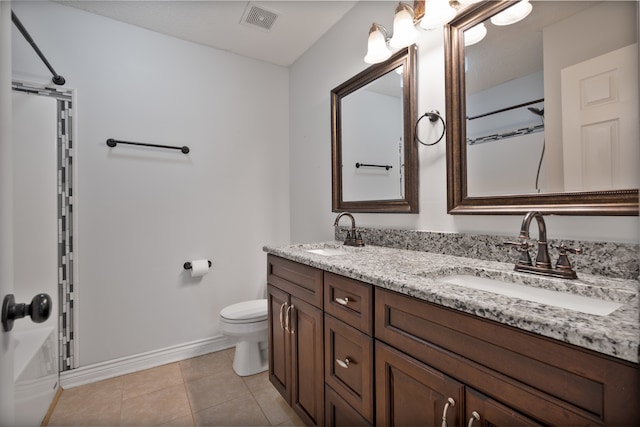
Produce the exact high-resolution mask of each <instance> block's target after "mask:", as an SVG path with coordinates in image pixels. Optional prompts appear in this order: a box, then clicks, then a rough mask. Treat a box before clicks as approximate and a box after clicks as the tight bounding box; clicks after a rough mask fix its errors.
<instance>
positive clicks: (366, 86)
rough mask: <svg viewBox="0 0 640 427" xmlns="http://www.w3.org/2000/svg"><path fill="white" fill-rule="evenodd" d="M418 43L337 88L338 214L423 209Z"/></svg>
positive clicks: (334, 96) (333, 137) (334, 164)
mask: <svg viewBox="0 0 640 427" xmlns="http://www.w3.org/2000/svg"><path fill="white" fill-rule="evenodd" d="M415 121H416V47H415V45H414V46H410V47H408V48H405V49H402V50H400V51H398V52H397V53H395V54H394V55H393V56H391V58H389V59H388V60H387V61H385V62H382V63H380V64H375V65H372V66H370V67H369V68H367V69H366V70H364V71H362V72H361V73H359V74H357V75H356V76H354V77H352V78H351V79H349V80H347V81H346V82H344V83H343V84H341V85H340V86H338V87H336V88H335V89H333V90H332V91H331V159H332V162H331V163H332V166H331V168H332V209H333V212H342V211H349V212H379V213H380V212H382V213H387V212H388V213H392V212H393V213H416V212H418V150H417V147H416V143H415V142H414V124H415Z"/></svg>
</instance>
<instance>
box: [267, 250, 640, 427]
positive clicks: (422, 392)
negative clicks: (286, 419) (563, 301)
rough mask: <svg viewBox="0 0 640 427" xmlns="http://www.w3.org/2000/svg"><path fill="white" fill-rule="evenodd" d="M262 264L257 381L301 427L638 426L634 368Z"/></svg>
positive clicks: (293, 266) (356, 285)
mask: <svg viewBox="0 0 640 427" xmlns="http://www.w3.org/2000/svg"><path fill="white" fill-rule="evenodd" d="M268 260H269V275H268V283H269V286H268V289H269V316H270V319H269V322H270V323H269V352H270V360H269V378H270V380H271V382H272V383H273V385H274V386H275V387H276V388H277V389H278V391H279V392H280V393H281V394H282V395H283V396H284V397H285V398H286V399H287V401H288V402H289V403H290V404H291V406H292V407H293V408H294V409H295V410H296V412H297V413H298V414H299V415H300V417H301V418H302V420H303V421H304V422H305V423H306V424H308V425H330V426H361V425H362V426H364V425H381V426H383V425H384V426H442V425H443V418H444V421H446V425H448V426H462V425H464V426H473V427H477V426H483V427H501V426H505V427H507V426H541V425H543V426H603V427H604V426H625V427H626V426H635V425H640V404H639V402H640V370H639V368H638V364H634V363H630V362H625V361H623V360H620V359H616V358H614V357H610V356H606V355H602V354H600V353H596V352H594V351H590V350H585V349H582V348H580V347H576V346H572V345H568V344H565V343H563V342H560V341H557V340H553V339H550V338H546V337H543V336H541V335H537V334H533V333H530V332H525V331H522V330H520V329H517V328H513V327H510V326H506V325H504V324H501V323H498V322H493V321H490V320H486V319H483V318H480V317H477V316H473V315H470V314H466V313H463V312H461V311H458V310H454V309H449V308H446V307H443V306H440V305H437V304H433V303H429V302H426V301H423V300H420V299H417V298H414V297H410V296H407V295H404V294H399V293H396V292H392V291H389V290H386V289H383V288H379V287H374V286H371V285H369V284H366V283H363V282H359V281H357V280H354V279H350V278H346V277H342V276H339V275H337V274H333V273H329V272H323V271H322V270H319V269H316V268H312V267H309V266H306V265H302V264H299V263H296V262H293V261H289V260H285V259H281V258H278V257H274V256H272V255H269V257H268Z"/></svg>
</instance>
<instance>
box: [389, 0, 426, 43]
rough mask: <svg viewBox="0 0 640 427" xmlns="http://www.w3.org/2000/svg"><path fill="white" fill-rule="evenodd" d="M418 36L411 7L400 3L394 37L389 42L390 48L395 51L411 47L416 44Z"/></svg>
mask: <svg viewBox="0 0 640 427" xmlns="http://www.w3.org/2000/svg"><path fill="white" fill-rule="evenodd" d="M418 34H419V33H418V30H416V27H415V25H414V23H413V13H411V11H410V9H409V6H406V5H404V4H402V3H400V4H399V5H398V8H397V9H396V14H395V16H394V18H393V37H391V40H389V46H391V47H392V48H394V49H400V48H403V47H407V46H410V45H412V44H413V43H415V42H416V40H417V39H418Z"/></svg>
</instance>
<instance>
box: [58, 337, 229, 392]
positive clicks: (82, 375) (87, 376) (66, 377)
mask: <svg viewBox="0 0 640 427" xmlns="http://www.w3.org/2000/svg"><path fill="white" fill-rule="evenodd" d="M234 344H235V343H234V342H233V341H232V340H230V339H228V338H227V337H225V336H223V335H220V336H217V337H214V338H210V339H206V340H199V341H193V342H190V343H186V344H181V345H177V346H173V347H167V348H164V349H160V350H153V351H148V352H146V353H140V354H136V355H133V356H127V357H122V358H119V359H114V360H109V361H106V362H100V363H96V364H94V365H89V366H83V367H80V368H77V369H72V370H70V371H64V372H61V373H60V385H61V386H62V387H63V388H65V389H69V388H73V387H77V386H80V385H84V384H89V383H93V382H96V381H100V380H106V379H109V378H114V377H118V376H120V375H124V374H130V373H132V372H137V371H141V370H144V369H149V368H154V367H156V366H160V365H165V364H167V363H172V362H177V361H180V360H185V359H189V358H191V357H196V356H201V355H203V354H207V353H213V352H215V351H220V350H224V349H227V348H230V347H233V346H234Z"/></svg>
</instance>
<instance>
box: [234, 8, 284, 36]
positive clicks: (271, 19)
mask: <svg viewBox="0 0 640 427" xmlns="http://www.w3.org/2000/svg"><path fill="white" fill-rule="evenodd" d="M276 19H278V13H277V12H275V11H273V10H267V9H265V8H264V7H263V6H258V5H256V4H254V3H249V4H247V7H246V9H245V10H244V15H242V20H241V21H240V23H241V24H244V25H247V26H249V27H252V28H257V29H259V30H262V31H269V30H271V28H272V27H273V24H275V22H276Z"/></svg>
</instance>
